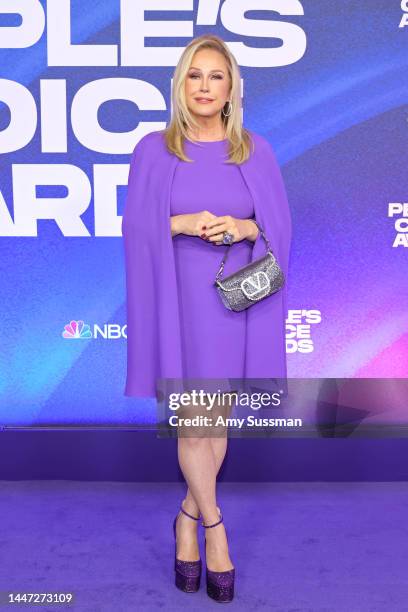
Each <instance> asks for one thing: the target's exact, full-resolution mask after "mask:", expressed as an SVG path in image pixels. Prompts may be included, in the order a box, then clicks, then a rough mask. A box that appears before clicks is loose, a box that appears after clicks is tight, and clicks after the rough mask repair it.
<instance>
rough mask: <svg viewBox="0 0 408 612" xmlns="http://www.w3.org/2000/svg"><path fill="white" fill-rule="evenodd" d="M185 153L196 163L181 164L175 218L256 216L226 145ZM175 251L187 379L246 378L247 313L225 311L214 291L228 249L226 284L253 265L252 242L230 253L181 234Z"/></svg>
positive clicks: (192, 146)
mask: <svg viewBox="0 0 408 612" xmlns="http://www.w3.org/2000/svg"><path fill="white" fill-rule="evenodd" d="M185 152H186V154H187V156H188V157H189V158H190V159H193V160H194V161H193V162H184V161H182V160H179V162H178V164H177V167H176V170H175V175H174V180H173V183H172V189H171V199H170V214H171V215H172V216H173V215H181V214H189V213H190V214H191V213H197V212H201V211H203V210H208V211H209V212H211V213H213V214H215V215H217V216H221V215H231V216H233V217H236V218H239V219H248V218H251V217H253V216H254V205H253V200H252V196H251V193H250V192H249V190H248V188H247V186H246V184H245V181H244V179H243V177H242V174H241V172H240V170H239V168H238V167H237V165H236V164H225V163H224V160H225V159H227V157H226V156H227V154H228V141H227V140H221V141H211V142H200V143H199V144H196V143H192V142H190V141H186V143H185ZM173 249H174V256H175V266H176V278H177V292H178V300H179V309H180V326H181V347H182V365H183V377H184V378H188V379H196V378H199V379H203V378H204V379H205V378H217V379H221V378H242V377H243V376H244V367H245V339H246V326H247V311H246V310H243V311H241V312H233V311H230V310H227V308H226V307H225V306H224V304H223V303H222V301H221V298H220V296H219V295H218V292H217V290H216V288H215V287H214V279H215V275H216V273H217V271H218V269H219V266H220V263H221V260H222V258H223V255H224V252H225V250H226V249H230V252H229V255H228V259H227V262H226V264H225V268H224V273H223V277H224V278H225V277H226V276H228V275H229V274H231V273H232V272H235V271H236V270H238V269H239V268H241V267H242V266H244V265H246V264H247V263H249V262H250V261H251V254H252V249H253V242H251V241H250V240H242V241H240V242H235V243H233V245H232V246H231V247H228V246H224V245H214V244H212V243H210V242H206V241H205V240H203V239H202V238H200V237H196V236H187V235H185V234H178V235H177V236H174V237H173ZM210 386H211V385H210ZM218 386H219V385H218ZM227 387H228V385H227Z"/></svg>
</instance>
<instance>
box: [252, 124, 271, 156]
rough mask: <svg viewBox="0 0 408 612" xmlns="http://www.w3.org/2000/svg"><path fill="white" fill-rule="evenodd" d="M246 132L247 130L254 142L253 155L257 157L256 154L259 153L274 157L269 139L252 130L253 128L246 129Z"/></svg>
mask: <svg viewBox="0 0 408 612" xmlns="http://www.w3.org/2000/svg"><path fill="white" fill-rule="evenodd" d="M247 132H249V134H250V136H251V138H252V141H253V143H254V155H255V157H258V154H259V155H266V156H267V157H269V158H270V157H272V158H273V159H275V153H274V150H273V148H272V145H271V143H270V142H269V140H267V139H266V138H265V137H264V136H262V135H261V134H258V132H254V131H253V130H248V129H247Z"/></svg>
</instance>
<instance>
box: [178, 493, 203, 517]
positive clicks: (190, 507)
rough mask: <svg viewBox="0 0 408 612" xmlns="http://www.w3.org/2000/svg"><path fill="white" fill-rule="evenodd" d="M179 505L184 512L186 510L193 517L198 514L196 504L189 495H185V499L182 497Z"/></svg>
mask: <svg viewBox="0 0 408 612" xmlns="http://www.w3.org/2000/svg"><path fill="white" fill-rule="evenodd" d="M181 507H182V508H183V510H185V511H186V512H188V513H189V514H191V515H192V516H194V517H195V518H198V517H199V516H200V510H199V508H198V506H197V504H196V503H195V501H192V500H191V499H190V498H189V497H186V498H185V499H183V501H182V502H181ZM191 520H192V519H191Z"/></svg>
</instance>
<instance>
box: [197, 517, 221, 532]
mask: <svg viewBox="0 0 408 612" xmlns="http://www.w3.org/2000/svg"><path fill="white" fill-rule="evenodd" d="M220 517H221V518H220V520H219V521H217V523H214V524H213V525H204V523H201V524H202V526H203V527H205V529H210V528H211V527H216V526H217V525H219V524H220V523H222V521H223V520H224V519H223V516H222V514H220Z"/></svg>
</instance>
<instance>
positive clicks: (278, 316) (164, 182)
mask: <svg viewBox="0 0 408 612" xmlns="http://www.w3.org/2000/svg"><path fill="white" fill-rule="evenodd" d="M248 131H249V133H250V135H251V137H252V139H253V142H254V145H255V150H254V152H253V153H251V155H250V157H249V159H248V160H246V161H245V162H244V163H242V164H238V168H239V169H240V171H241V173H242V176H243V178H244V181H245V183H246V185H247V187H248V189H249V191H250V193H251V195H252V198H253V203H254V211H255V218H256V220H257V221H259V223H260V224H261V226H262V227H263V229H264V231H265V233H266V235H267V237H268V239H269V241H270V244H271V248H272V251H273V253H274V255H275V257H276V259H277V261H278V263H279V265H280V267H281V268H282V271H283V273H284V275H285V278H286V282H285V285H284V287H283V289H281V290H280V291H278V292H277V293H275V294H273V295H270V296H268V297H267V298H265V299H263V300H261V301H260V302H258V303H256V304H254V305H253V306H251V307H250V308H248V309H247V311H246V314H247V333H246V347H245V350H246V355H245V378H246V379H253V378H255V379H257V378H258V379H260V378H262V379H265V378H268V379H269V378H280V379H285V380H286V377H287V367H286V340H285V321H286V316H287V289H288V282H287V273H288V264H289V251H290V241H291V217H290V211H289V206H288V201H287V196H286V191H285V187H284V183H283V180H282V176H281V172H280V168H279V165H278V163H277V161H276V158H275V154H274V152H273V150H272V147H271V146H270V144H269V142H268V141H267V140H266V139H265V138H264V137H263V136H261V135H259V134H257V133H256V132H253V131H252V130H248ZM179 162H180V160H179V158H178V157H177V156H176V155H174V154H172V153H170V152H169V151H168V149H167V147H166V144H165V140H164V136H163V131H157V132H151V133H149V134H147V135H145V136H144V137H143V138H142V139H141V140H140V141H139V142H138V144H137V145H136V147H135V149H134V151H133V154H132V157H131V161H130V168H129V180H128V190H127V197H126V201H125V210H124V214H123V217H122V235H123V240H124V252H125V270H126V300H127V301H126V311H127V376H126V385H125V391H124V394H125V395H126V396H135V397H154V396H156V394H157V385H156V381H157V379H167V378H168V379H182V378H183V370H182V348H181V334H180V319H179V307H178V292H177V279H176V269H175V261H174V253H173V244H172V240H173V239H172V236H171V229H170V196H171V185H172V181H173V176H174V172H175V169H176V166H177V164H178V163H179ZM192 163H194V162H192ZM209 210H210V212H211V206H210V205H209ZM197 240H199V238H197ZM230 248H234V246H233V245H232V246H231V247H230ZM265 249H266V247H265V242H264V240H263V239H262V237H261V236H260V235H259V234H258V237H257V239H256V240H255V242H254V243H253V249H252V261H253V260H254V259H258V258H259V257H262V256H263V255H264V254H265ZM221 259H222V254H221V251H220V262H221ZM216 272H217V270H214V277H215V274H216ZM209 291H216V289H215V287H209Z"/></svg>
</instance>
